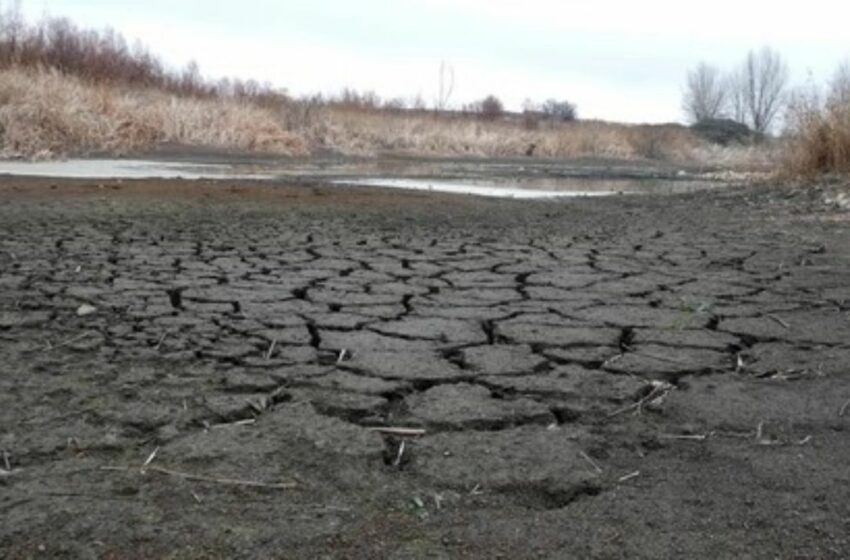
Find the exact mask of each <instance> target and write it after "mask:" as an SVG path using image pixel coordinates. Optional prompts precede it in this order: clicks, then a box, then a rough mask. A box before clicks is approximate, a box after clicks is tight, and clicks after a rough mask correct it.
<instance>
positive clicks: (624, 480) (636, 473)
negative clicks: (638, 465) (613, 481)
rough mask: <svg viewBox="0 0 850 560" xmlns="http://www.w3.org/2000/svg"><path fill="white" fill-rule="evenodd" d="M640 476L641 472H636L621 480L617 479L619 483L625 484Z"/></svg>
mask: <svg viewBox="0 0 850 560" xmlns="http://www.w3.org/2000/svg"><path fill="white" fill-rule="evenodd" d="M639 476H640V471H635V472H633V473H629V474H627V475H623V476H621V477H620V478H618V479H617V482H619V483H623V482H626V481H627V480H631V479H633V478H637V477H639Z"/></svg>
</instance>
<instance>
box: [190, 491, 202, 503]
mask: <svg viewBox="0 0 850 560" xmlns="http://www.w3.org/2000/svg"><path fill="white" fill-rule="evenodd" d="M190 494H192V497H193V498H195V501H196V502H198V503H199V504H200V503H203V500H202V499H201V497H200V496H198V494H196V493H195V492H194V491H192V492H190Z"/></svg>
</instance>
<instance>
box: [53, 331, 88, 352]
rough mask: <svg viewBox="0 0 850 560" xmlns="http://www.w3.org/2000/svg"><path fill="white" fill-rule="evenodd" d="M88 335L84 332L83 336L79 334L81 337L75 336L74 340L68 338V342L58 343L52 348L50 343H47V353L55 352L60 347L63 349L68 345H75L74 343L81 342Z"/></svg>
mask: <svg viewBox="0 0 850 560" xmlns="http://www.w3.org/2000/svg"><path fill="white" fill-rule="evenodd" d="M89 334H90V333H88V332H84V333H83V334H81V335H77V336H75V337H74V338H69V339H68V340H66V341H65V342H60V343H59V344H57V345H56V346H53V347H51V346H50V343H49V342H48V347H47V350H48V351H50V350H57V349H59V348H62V347H64V346H68V345H69V344H74V343H75V342H77V341H78V340H82V339H83V338H85V337H87V336H88V335H89Z"/></svg>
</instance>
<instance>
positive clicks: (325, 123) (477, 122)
mask: <svg viewBox="0 0 850 560" xmlns="http://www.w3.org/2000/svg"><path fill="white" fill-rule="evenodd" d="M291 110H294V109H290V111H291ZM295 131H297V132H300V133H302V134H303V135H304V136H305V138H307V140H308V142H309V144H310V145H311V146H314V147H322V148H326V149H331V150H335V151H338V152H341V153H345V154H352V155H365V156H373V155H378V154H381V153H396V154H414V155H426V156H473V157H476V156H478V157H524V156H528V155H534V156H536V157H551V158H558V157H581V156H595V157H612V158H625V159H630V158H656V159H671V160H686V159H688V158H689V157H690V155H691V153H693V152H694V150H696V149H697V148H698V147H699V146H701V145H702V143H701V142H700V141H699V140H698V139H697V138H696V137H694V135H693V134H691V132H690V131H689V130H687V129H686V128H684V127H679V126H627V125H621V124H614V123H604V122H597V121H577V122H565V123H551V124H547V125H546V126H542V127H539V128H537V129H535V130H528V129H527V127H525V126H524V125H523V123H522V122H520V121H518V120H498V121H489V120H481V119H477V118H475V117H472V116H452V115H437V114H434V113H425V112H393V111H366V110H357V109H345V108H340V107H334V106H325V107H321V108H315V109H314V110H313V113H312V116H311V118H310V119H309V122H303V121H302V122H299V126H298V127H296V128H294V129H293V132H295Z"/></svg>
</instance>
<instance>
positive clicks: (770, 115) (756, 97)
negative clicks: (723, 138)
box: [732, 47, 788, 134]
mask: <svg viewBox="0 0 850 560" xmlns="http://www.w3.org/2000/svg"><path fill="white" fill-rule="evenodd" d="M787 85H788V65H787V64H786V63H785V61H784V60H783V58H782V56H781V55H780V54H779V53H778V52H777V51H775V50H773V49H771V48H770V47H764V48H762V49H761V50H760V51H758V52H756V51H750V52H749V54H748V55H747V58H746V59H745V60H744V63H743V65H741V68H740V69H739V70H738V72H736V73H735V74H733V78H732V91H733V94H732V112H733V114H734V115H735V118H736V120H738V121H739V122H742V123H744V124H746V125H748V126H750V127H751V128H752V129H753V130H755V131H756V132H758V133H761V134H764V133H765V132H767V131H768V130H770V127H771V125H772V124H773V121H774V120H775V119H776V115H777V114H779V112H780V110H781V109H782V107H783V105H784V103H785V89H786V87H787Z"/></svg>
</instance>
